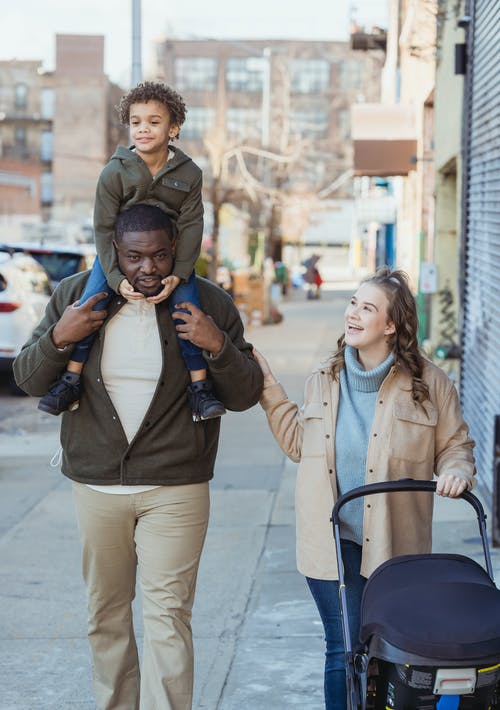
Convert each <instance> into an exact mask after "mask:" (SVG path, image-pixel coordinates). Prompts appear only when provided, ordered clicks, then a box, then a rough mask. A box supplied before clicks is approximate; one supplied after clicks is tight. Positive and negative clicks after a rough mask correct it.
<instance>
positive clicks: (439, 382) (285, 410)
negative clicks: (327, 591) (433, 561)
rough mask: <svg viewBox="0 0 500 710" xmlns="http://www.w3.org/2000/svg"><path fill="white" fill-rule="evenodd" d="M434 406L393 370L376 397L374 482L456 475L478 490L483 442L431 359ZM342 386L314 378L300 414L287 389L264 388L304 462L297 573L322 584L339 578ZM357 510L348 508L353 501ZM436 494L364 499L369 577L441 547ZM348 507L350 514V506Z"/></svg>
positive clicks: (293, 454)
mask: <svg viewBox="0 0 500 710" xmlns="http://www.w3.org/2000/svg"><path fill="white" fill-rule="evenodd" d="M423 379H424V380H425V382H426V383H427V385H428V387H429V394H430V401H426V402H424V404H423V406H422V405H418V404H415V403H414V402H413V400H412V398H411V379H410V378H409V376H408V375H406V374H404V373H402V372H401V371H400V370H399V368H398V367H397V366H393V367H392V368H391V370H390V372H389V373H388V375H387V377H386V378H385V380H384V381H383V383H382V385H381V387H380V390H379V392H378V396H377V404H376V409H375V416H374V419H373V424H372V428H371V432H370V440H369V443H368V451H367V457H366V483H375V482H378V481H393V480H395V479H398V478H416V479H421V480H431V479H432V478H433V474H434V473H436V474H437V475H442V474H445V473H453V474H455V475H456V476H459V477H460V478H463V479H465V480H466V481H467V483H468V485H469V487H470V488H472V486H473V485H474V474H475V468H474V458H473V455H472V449H473V447H474V442H473V441H472V439H470V438H469V433H468V428H467V425H466V424H465V422H464V420H463V418H462V413H461V410H460V403H459V400H458V395H457V392H456V389H455V387H454V385H453V383H452V382H451V381H450V379H449V378H448V376H447V375H446V374H445V373H444V372H443V371H442V370H440V369H439V368H438V367H436V366H435V365H433V364H431V363H429V362H426V364H425V368H424V375H423ZM338 401H339V383H338V381H335V380H333V378H332V376H331V375H330V372H329V368H328V367H325V368H320V369H318V370H316V371H315V372H313V374H312V375H311V376H310V377H309V379H308V380H307V382H306V385H305V393H304V404H303V406H302V407H301V408H299V407H298V405H297V404H295V403H294V402H291V401H290V400H289V399H288V398H287V396H286V393H285V391H284V389H283V387H282V386H281V385H280V384H273V385H270V386H268V387H265V389H264V391H263V394H262V397H261V400H260V403H261V405H262V407H263V409H264V410H265V412H266V414H267V417H268V421H269V424H270V427H271V430H272V432H273V434H274V436H275V438H276V440H277V442H278V443H279V445H280V446H281V448H282V450H283V451H284V453H285V454H286V455H287V456H288V457H289V458H290V459H292V461H296V462H299V467H298V475H297V483H296V490H295V507H296V523H297V567H298V569H299V571H300V572H301V573H302V574H304V575H306V576H308V577H313V578H315V579H337V578H338V575H337V561H336V555H335V549H334V542H333V532H332V525H331V522H330V517H331V513H332V508H333V504H334V502H335V500H336V497H337V484H336V475H335V423H336V419H337V409H338ZM347 505H348V504H347ZM432 506H433V495H432V494H429V493H422V492H419V493H391V494H378V495H372V496H369V497H367V498H366V499H365V501H364V515H363V557H362V563H361V574H362V575H364V576H366V577H368V576H369V575H370V574H371V573H372V572H373V570H374V569H375V568H376V567H377V566H378V565H379V564H381V563H382V562H384V561H385V560H387V559H389V558H390V557H393V556H395V555H403V554H410V553H424V552H429V551H430V550H431V545H432V530H431V528H432V526H431V521H432ZM346 510H347V508H346Z"/></svg>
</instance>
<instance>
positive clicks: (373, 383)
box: [344, 345, 394, 392]
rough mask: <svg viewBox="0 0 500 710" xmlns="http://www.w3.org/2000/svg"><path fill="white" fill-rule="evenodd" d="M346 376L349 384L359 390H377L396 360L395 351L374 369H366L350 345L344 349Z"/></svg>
mask: <svg viewBox="0 0 500 710" xmlns="http://www.w3.org/2000/svg"><path fill="white" fill-rule="evenodd" d="M344 361H345V369H346V376H347V380H348V382H349V385H350V386H351V387H353V389H355V390H358V392H377V391H378V390H379V389H380V385H381V384H382V382H383V381H384V379H385V377H386V375H387V373H388V372H389V370H390V369H391V365H392V364H393V362H394V355H393V353H389V356H388V357H387V358H386V359H385V360H384V362H381V363H380V365H377V367H374V368H373V370H364V369H363V367H362V366H361V363H360V362H359V360H358V357H357V351H356V349H355V348H353V347H351V346H350V345H346V348H345V350H344Z"/></svg>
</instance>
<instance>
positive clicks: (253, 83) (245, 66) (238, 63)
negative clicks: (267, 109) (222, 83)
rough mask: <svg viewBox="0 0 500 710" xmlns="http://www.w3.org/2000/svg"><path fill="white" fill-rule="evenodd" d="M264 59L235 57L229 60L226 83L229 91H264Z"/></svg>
mask: <svg viewBox="0 0 500 710" xmlns="http://www.w3.org/2000/svg"><path fill="white" fill-rule="evenodd" d="M265 61H266V60H265V59H264V58H263V57H233V58H232V59H228V60H227V68H226V82H227V88H228V90H229V91H262V83H263V75H264V62H265Z"/></svg>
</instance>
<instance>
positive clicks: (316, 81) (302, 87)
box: [290, 59, 330, 94]
mask: <svg viewBox="0 0 500 710" xmlns="http://www.w3.org/2000/svg"><path fill="white" fill-rule="evenodd" d="M290 79H291V81H290V83H291V90H292V92H293V93H295V94H322V93H325V92H326V91H328V86H329V84H330V64H329V62H328V61H327V60H326V59H292V61H291V63H290Z"/></svg>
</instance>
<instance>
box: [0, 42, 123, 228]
mask: <svg viewBox="0 0 500 710" xmlns="http://www.w3.org/2000/svg"><path fill="white" fill-rule="evenodd" d="M121 93H122V91H121V89H120V88H119V87H117V86H116V85H114V84H112V83H111V82H110V81H109V80H108V78H107V77H106V75H105V74H104V37H102V36H94V35H57V36H56V67H55V71H54V72H46V71H44V70H43V67H42V64H41V62H39V61H18V60H12V61H2V62H0V186H1V188H2V189H1V192H0V194H1V197H0V227H1V226H3V227H4V229H3V231H4V232H5V231H6V229H8V230H9V234H5V233H4V234H3V235H2V236H3V238H9V239H10V238H12V235H11V234H10V231H11V230H12V229H13V224H14V223H15V222H16V220H17V221H18V222H19V223H23V222H25V221H43V222H47V221H50V220H56V221H58V222H64V221H79V220H84V219H87V218H88V217H89V216H90V215H91V213H92V206H93V200H94V191H95V183H96V180H97V177H98V175H99V172H100V171H101V169H102V167H103V166H104V164H105V163H106V161H107V160H108V158H109V156H110V154H111V153H112V152H113V151H114V149H115V146H116V145H117V143H119V142H121V141H123V140H125V141H126V133H125V132H124V131H123V129H122V128H121V127H120V126H119V124H118V117H117V113H116V111H115V108H114V107H115V106H116V104H117V103H118V100H119V97H120V95H121ZM5 225H7V227H6V226H5Z"/></svg>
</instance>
